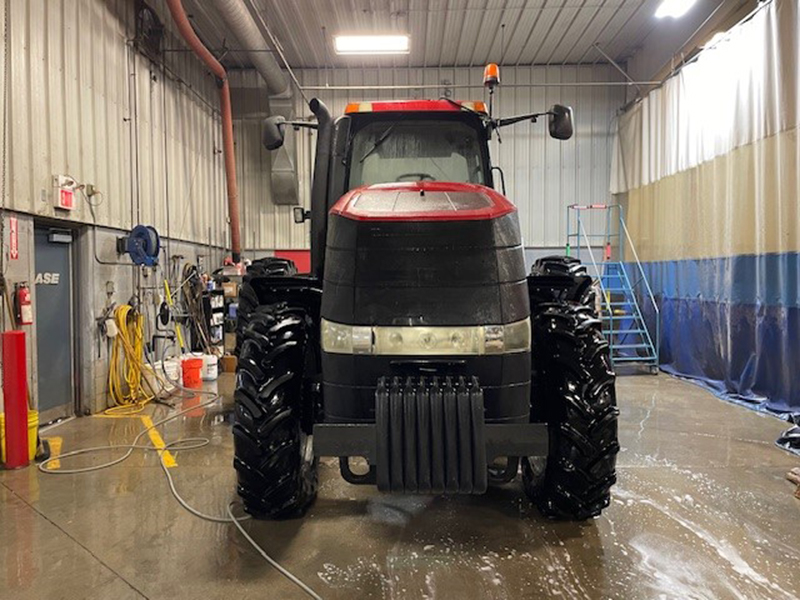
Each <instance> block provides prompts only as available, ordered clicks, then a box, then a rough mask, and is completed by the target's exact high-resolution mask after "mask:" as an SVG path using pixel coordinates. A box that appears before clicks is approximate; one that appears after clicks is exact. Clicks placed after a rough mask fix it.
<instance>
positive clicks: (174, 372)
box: [159, 358, 181, 383]
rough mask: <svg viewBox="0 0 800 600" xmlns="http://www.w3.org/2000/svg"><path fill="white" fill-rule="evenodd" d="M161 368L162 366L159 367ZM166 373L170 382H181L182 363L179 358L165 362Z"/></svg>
mask: <svg viewBox="0 0 800 600" xmlns="http://www.w3.org/2000/svg"><path fill="white" fill-rule="evenodd" d="M159 366H160V365H159ZM164 372H165V373H166V374H167V379H169V380H170V381H177V382H178V383H180V381H181V361H180V360H178V359H177V358H170V359H167V360H165V361H164Z"/></svg>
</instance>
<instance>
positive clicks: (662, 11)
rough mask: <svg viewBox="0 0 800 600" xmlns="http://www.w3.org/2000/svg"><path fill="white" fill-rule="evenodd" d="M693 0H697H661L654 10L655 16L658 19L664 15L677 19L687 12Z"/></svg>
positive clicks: (693, 2) (692, 4) (694, 0)
mask: <svg viewBox="0 0 800 600" xmlns="http://www.w3.org/2000/svg"><path fill="white" fill-rule="evenodd" d="M695 2H697V0H663V2H662V3H661V4H660V5H659V7H658V9H657V10H656V17H657V18H659V19H663V18H664V17H672V18H673V19H677V18H679V17H682V16H683V15H685V14H686V13H687V12H689V9H690V8H692V6H694V4H695Z"/></svg>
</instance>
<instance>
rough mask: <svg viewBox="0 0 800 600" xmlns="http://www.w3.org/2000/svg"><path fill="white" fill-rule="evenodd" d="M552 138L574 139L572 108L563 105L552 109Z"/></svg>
mask: <svg viewBox="0 0 800 600" xmlns="http://www.w3.org/2000/svg"><path fill="white" fill-rule="evenodd" d="M548 125H549V127H550V137H553V138H555V139H557V140H568V139H569V138H571V137H572V108H570V107H569V106H564V105H563V104H554V105H553V108H551V109H550V120H549V123H548Z"/></svg>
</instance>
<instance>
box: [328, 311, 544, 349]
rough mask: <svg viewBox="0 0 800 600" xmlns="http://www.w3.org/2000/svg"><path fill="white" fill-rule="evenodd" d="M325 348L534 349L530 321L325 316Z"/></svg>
mask: <svg viewBox="0 0 800 600" xmlns="http://www.w3.org/2000/svg"><path fill="white" fill-rule="evenodd" d="M322 349H323V350H324V351H325V352H330V353H333V354H376V355H395V356H446V355H484V354H508V353H511V352H525V351H527V350H530V349H531V321H530V319H525V320H523V321H517V322H516V323H509V324H507V325H475V326H455V327H425V326H419V327H393V326H383V325H378V326H375V327H369V326H362V325H342V324H340V323H333V322H331V321H327V320H325V319H322Z"/></svg>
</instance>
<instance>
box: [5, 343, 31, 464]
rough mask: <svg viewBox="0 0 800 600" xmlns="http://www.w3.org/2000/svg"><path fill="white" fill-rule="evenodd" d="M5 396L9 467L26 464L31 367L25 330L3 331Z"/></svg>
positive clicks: (27, 459) (27, 458)
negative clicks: (29, 374) (27, 357)
mask: <svg viewBox="0 0 800 600" xmlns="http://www.w3.org/2000/svg"><path fill="white" fill-rule="evenodd" d="M3 398H4V404H5V415H6V416H5V435H6V464H5V466H6V469H19V468H21V467H27V466H28V462H29V457H28V366H27V364H26V363H25V332H24V331H6V332H4V333H3Z"/></svg>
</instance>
